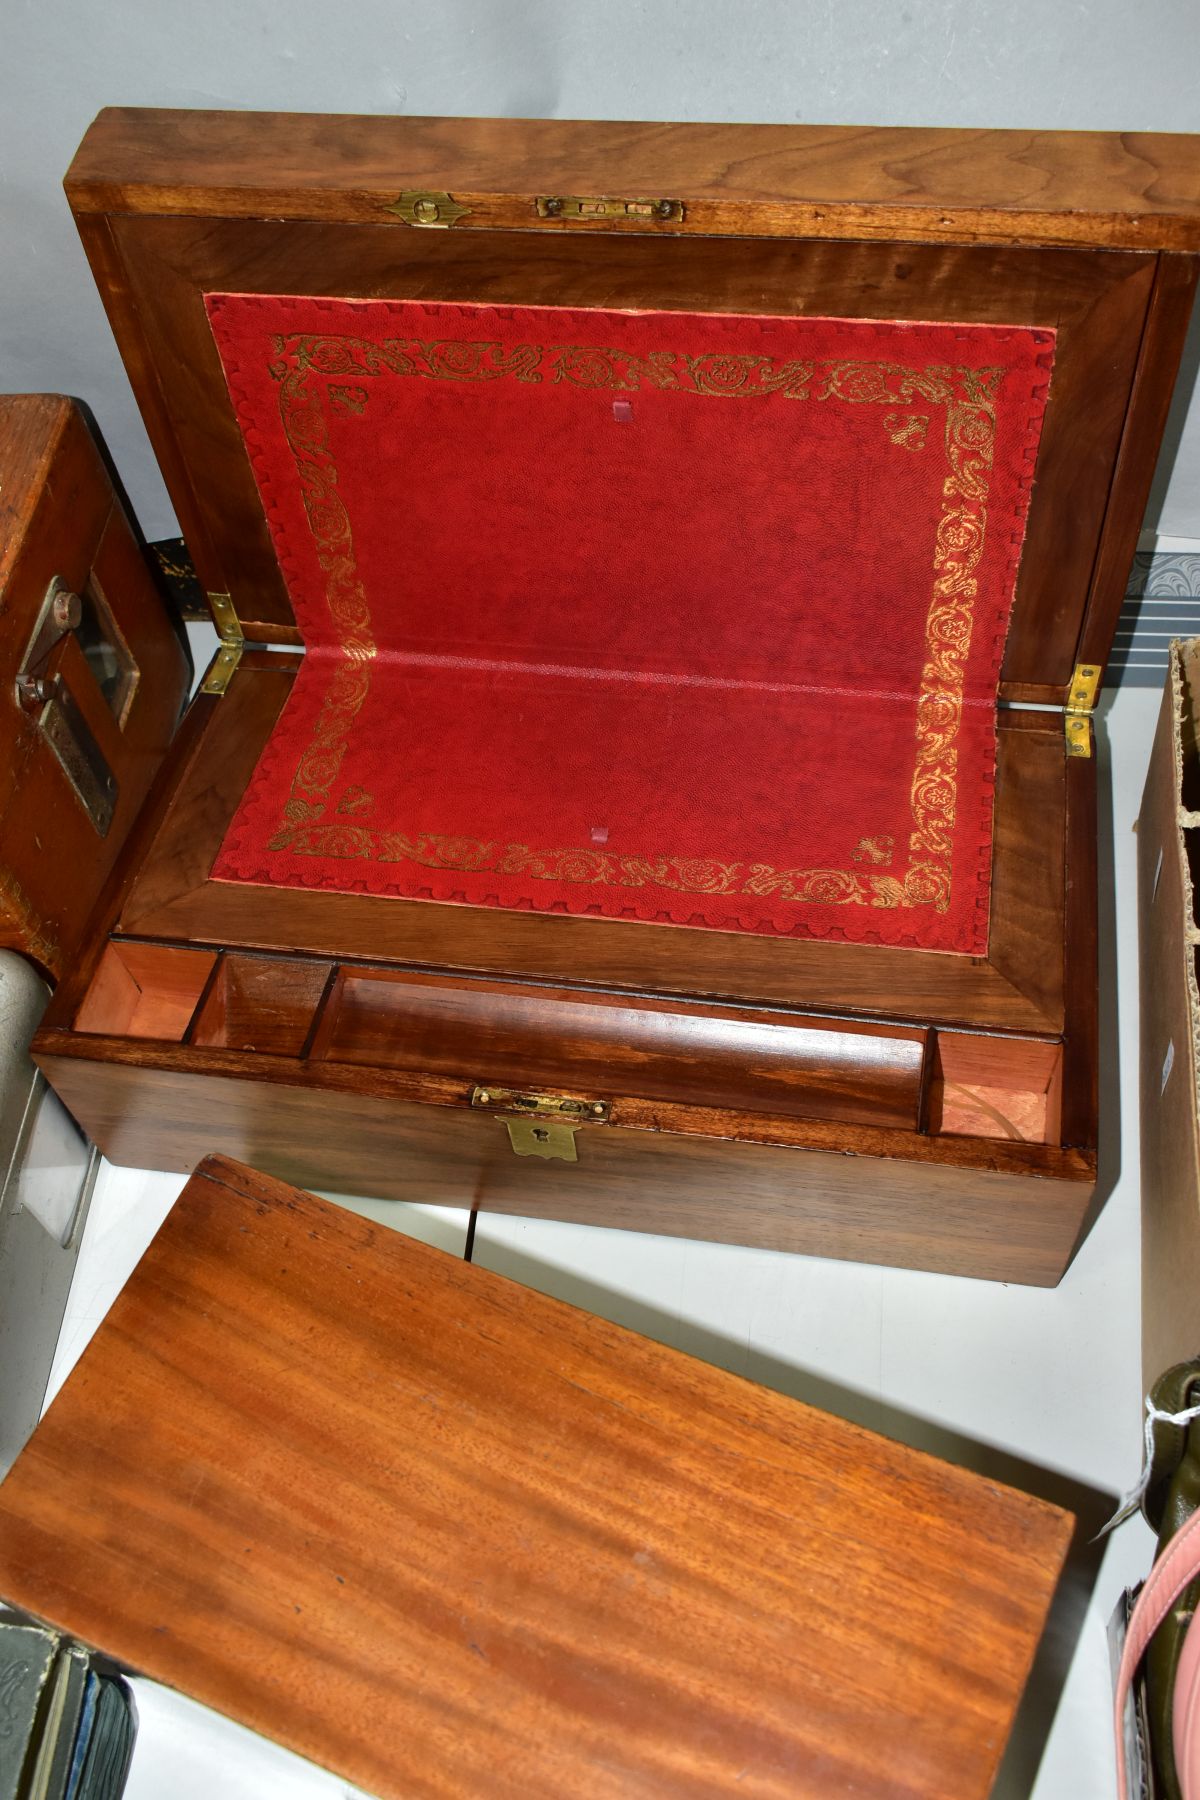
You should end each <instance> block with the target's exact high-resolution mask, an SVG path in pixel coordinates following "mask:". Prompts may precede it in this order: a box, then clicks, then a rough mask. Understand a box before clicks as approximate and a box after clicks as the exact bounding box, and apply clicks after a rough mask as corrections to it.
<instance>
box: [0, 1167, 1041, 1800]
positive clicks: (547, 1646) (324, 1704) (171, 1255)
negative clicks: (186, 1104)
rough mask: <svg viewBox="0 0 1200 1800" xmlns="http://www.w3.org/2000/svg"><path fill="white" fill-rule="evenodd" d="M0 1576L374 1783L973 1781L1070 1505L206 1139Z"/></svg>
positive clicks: (16, 1593) (10, 1487)
mask: <svg viewBox="0 0 1200 1800" xmlns="http://www.w3.org/2000/svg"><path fill="white" fill-rule="evenodd" d="M0 1526H2V1529H0V1591H2V1592H3V1593H4V1594H5V1595H6V1596H7V1597H8V1598H9V1599H10V1600H12V1601H14V1602H16V1603H17V1604H19V1605H21V1606H24V1607H26V1608H28V1609H29V1610H30V1611H32V1612H34V1613H35V1614H37V1615H39V1616H41V1617H43V1618H46V1619H49V1620H52V1621H53V1622H54V1623H55V1624H57V1625H59V1626H60V1627H62V1628H64V1629H65V1630H68V1631H70V1632H72V1633H74V1634H75V1635H77V1636H79V1637H81V1638H82V1639H84V1640H85V1641H86V1642H88V1643H90V1644H93V1645H95V1646H97V1647H99V1648H102V1649H104V1650H105V1651H107V1652H108V1653H109V1654H111V1655H115V1656H117V1657H119V1658H120V1659H122V1660H123V1661H125V1662H127V1663H129V1664H130V1665H132V1666H133V1667H134V1668H136V1669H139V1670H141V1671H142V1672H144V1673H146V1674H148V1675H150V1676H152V1677H154V1678H155V1679H157V1680H160V1681H165V1682H166V1683H168V1684H169V1685H171V1686H173V1687H176V1688H178V1689H180V1690H181V1691H183V1692H185V1693H188V1694H191V1695H193V1696H194V1697H195V1698H197V1699H199V1700H201V1701H203V1702H204V1703H206V1704H208V1705H211V1706H215V1707H216V1708H218V1709H219V1710H221V1711H222V1712H225V1713H227V1714H228V1715H229V1716H230V1717H232V1718H234V1719H237V1720H238V1721H240V1722H241V1723H243V1724H246V1725H249V1726H251V1727H252V1728H254V1729H255V1730H258V1731H261V1732H263V1733H265V1734H266V1735H268V1736H270V1737H272V1738H275V1739H277V1740H278V1741H279V1742H281V1743H283V1744H285V1745H287V1746H288V1747H289V1748H291V1749H294V1750H297V1751H299V1752H300V1753H301V1754H303V1755H305V1756H308V1757H310V1758H311V1759H313V1760H314V1761H316V1762H318V1763H320V1764H322V1765H324V1766H326V1767H328V1768H330V1769H333V1770H335V1771H336V1772H337V1773H338V1774H339V1775H341V1776H342V1777H344V1778H345V1779H347V1780H349V1781H352V1782H355V1783H357V1784H359V1785H360V1786H362V1787H364V1788H365V1789H367V1790H368V1791H369V1792H372V1793H374V1794H377V1795H380V1796H382V1797H383V1800H401V1797H403V1800H415V1797H418V1796H452V1795H453V1796H469V1797H470V1800H478V1796H480V1795H484V1794H486V1795H488V1796H489V1797H492V1796H494V1797H495V1800H508V1797H510V1796H512V1797H517V1796H519V1797H520V1800H526V1797H527V1796H539V1797H540V1796H543V1795H544V1796H556V1797H557V1796H566V1795H580V1796H583V1795H586V1796H588V1800H617V1797H618V1796H619V1797H620V1800H630V1797H631V1796H645V1797H646V1800H651V1797H654V1800H660V1797H662V1796H667V1795H679V1796H694V1797H695V1800H700V1797H708V1796H715V1795H717V1794H725V1793H729V1794H738V1795H743V1794H744V1795H754V1796H769V1797H772V1800H774V1797H778V1800H785V1797H786V1800H805V1797H807V1796H832V1795H844V1794H850V1793H860V1794H867V1795H870V1796H872V1800H889V1797H895V1800H900V1797H901V1796H902V1797H903V1800H923V1797H925V1796H928V1797H930V1800H932V1797H933V1796H938V1797H939V1800H982V1797H983V1796H984V1795H986V1794H987V1792H988V1790H989V1787H990V1785H991V1782H992V1778H993V1775H994V1772H995V1769H996V1765H997V1762H998V1759H999V1756H1000V1753H1001V1750H1002V1748H1003V1744H1004V1740H1005V1737H1006V1735H1007V1732H1008V1728H1009V1725H1010V1722H1011V1718H1012V1714H1013V1710H1014V1707H1015V1705H1016V1702H1017V1699H1018V1696H1019V1694H1020V1691H1021V1688H1022V1685H1023V1683H1024V1680H1025V1676H1026V1673H1027V1670H1028V1667H1029V1662H1030V1659H1031V1656H1032V1653H1033V1649H1034V1646H1035V1644H1036V1642H1037V1639H1038V1636H1039V1634H1040V1631H1041V1627H1042V1622H1043V1619H1044V1616H1045V1612H1046V1609H1047V1605H1048V1603H1049V1600H1050V1597H1051V1594H1052V1591H1053V1588H1054V1584H1055V1580H1056V1577H1057V1574H1058V1570H1059V1567H1060V1565H1061V1561H1062V1558H1063V1555H1064V1552H1065V1548H1066V1544H1067V1541H1068V1538H1069V1535H1070V1520H1069V1518H1068V1516H1067V1515H1065V1514H1063V1513H1060V1512H1058V1511H1057V1510H1056V1509H1054V1508H1052V1507H1049V1506H1047V1505H1045V1504H1044V1503H1042V1502H1040V1501H1038V1500H1035V1499H1033V1498H1031V1497H1029V1496H1028V1495H1025V1494H1021V1493H1017V1492H1014V1491H1012V1490H1009V1489H1005V1488H1001V1487H998V1486H997V1485H996V1484H995V1483H994V1482H990V1481H986V1480H984V1479H982V1478H980V1477H978V1476H975V1475H973V1474H970V1473H968V1472H966V1471H964V1470H962V1469H959V1468H956V1467H952V1466H949V1465H945V1464H941V1463H938V1462H937V1461H935V1460H933V1459H931V1458H928V1457H925V1456H923V1455H920V1454H919V1453H917V1452H914V1451H911V1450H908V1449H905V1448H902V1447H900V1446H898V1445H894V1444H891V1443H889V1442H887V1441H886V1440H884V1439H882V1438H878V1437H875V1436H873V1435H871V1434H869V1433H866V1432H863V1431H861V1430H859V1429H857V1428H855V1427H852V1426H850V1425H847V1424H845V1423H843V1422H841V1421H839V1420H837V1419H835V1418H831V1417H828V1416H826V1415H823V1414H821V1413H818V1412H814V1411H812V1410H810V1409H808V1408H806V1407H803V1406H801V1405H798V1404H797V1403H795V1402H793V1401H791V1400H787V1399H785V1398H783V1397H782V1396H779V1395H777V1394H774V1393H771V1392H768V1391H765V1390H762V1389H758V1388H755V1387H753V1386H752V1385H750V1384H749V1383H746V1382H743V1381H741V1380H739V1379H738V1378H736V1377H733V1376H730V1375H728V1374H725V1373H723V1372H721V1371H719V1370H716V1369H713V1368H710V1367H708V1366H706V1365H704V1364H701V1363H698V1362H694V1361H692V1360H691V1359H690V1358H687V1357H684V1356H682V1355H680V1354H678V1353H677V1352H675V1351H671V1350H667V1349H664V1348H662V1347H660V1346H658V1345H655V1344H651V1343H649V1342H646V1341H645V1340H643V1339H640V1338H638V1337H636V1336H634V1335H633V1334H632V1333H630V1332H627V1331H623V1330H621V1329H620V1328H619V1327H617V1326H614V1325H610V1324H608V1323H606V1322H604V1321H602V1320H599V1319H596V1318H592V1317H589V1316H588V1315H587V1314H584V1313H580V1312H577V1311H575V1310H574V1309H572V1308H570V1307H566V1306H563V1305H562V1304H560V1303H558V1302H556V1301H553V1300H550V1299H547V1298H544V1297H543V1296H541V1295H539V1294H536V1293H532V1292H529V1291H527V1290H525V1289H522V1288H519V1287H517V1286H515V1285H514V1284H512V1283H510V1282H508V1281H506V1280H504V1279H502V1278H501V1277H499V1276H495V1275H491V1274H488V1273H486V1272H484V1271H482V1270H478V1269H473V1268H470V1267H468V1266H466V1265H464V1264H463V1263H461V1262H458V1261H456V1260H454V1259H452V1258H450V1257H447V1256H445V1255H444V1254H443V1253H441V1252H438V1251H435V1250H430V1249H428V1248H427V1247H425V1246H424V1245H420V1244H415V1243H412V1242H409V1241H408V1240H406V1239H404V1238H402V1237H400V1236H398V1235H394V1234H392V1233H390V1232H388V1231H386V1230H381V1229H380V1228H379V1227H378V1226H376V1225H373V1224H370V1223H368V1222H366V1221H364V1220H362V1219H360V1218H358V1217H356V1216H354V1215H351V1214H348V1213H346V1212H344V1211H342V1210H340V1209H339V1208H337V1207H333V1206H329V1205H327V1204H325V1203H322V1202H319V1201H316V1200H313V1199H311V1198H310V1197H308V1196H306V1195H302V1194H299V1193H297V1192H295V1191H294V1190H291V1189H286V1188H284V1187H282V1186H281V1185H280V1184H278V1183H276V1182H273V1181H269V1180H266V1179H264V1178H263V1177H261V1176H257V1175H255V1174H253V1173H252V1172H251V1171H249V1170H245V1169H241V1168H239V1167H238V1166H237V1165H236V1164H231V1163H228V1162H225V1161H223V1160H220V1159H216V1158H213V1159H210V1160H209V1161H208V1162H206V1163H205V1164H204V1166H203V1168H202V1169H201V1170H200V1171H199V1172H198V1174H197V1176H196V1177H195V1178H194V1179H193V1181H192V1182H191V1183H190V1184H189V1186H188V1188H187V1189H186V1190H185V1193H184V1195H183V1197H182V1198H181V1199H180V1201H179V1203H178V1205H177V1206H176V1208H175V1210H174V1211H173V1212H172V1214H171V1215H170V1216H169V1218H168V1220H167V1222H166V1224H165V1225H164V1227H163V1229H162V1230H161V1231H160V1233H159V1235H158V1237H157V1238H156V1239H155V1241H154V1243H153V1244H152V1245H151V1248H150V1250H149V1251H148V1252H147V1255H146V1256H145V1258H144V1259H143V1261H142V1263H141V1265H140V1266H139V1268H138V1269H137V1271H136V1272H135V1274H134V1276H133V1278H132V1279H131V1281H130V1283H129V1285H128V1286H127V1287H126V1289H125V1291H124V1293H123V1294H122V1295H121V1297H120V1298H119V1299H118V1301H117V1303H116V1305H115V1306H114V1308H113V1310H112V1312H111V1313H110V1314H109V1317H108V1319H107V1320H106V1321H105V1323H104V1324H103V1325H102V1326H101V1327H100V1330H99V1332H98V1333H97V1336H96V1338H95V1340H94V1341H93V1343H92V1344H91V1345H90V1346H89V1348H88V1349H87V1350H86V1351H85V1352H84V1355H83V1358H82V1360H81V1361H80V1363H79V1365H78V1367H77V1368H76V1370H75V1371H74V1373H73V1374H72V1375H71V1377H70V1378H69V1379H68V1381H67V1383H66V1385H65V1387H64V1389H63V1391H62V1393H61V1394H60V1396H59V1397H58V1399H57V1400H56V1401H55V1402H54V1404H53V1406H52V1407H51V1409H50V1411H49V1413H48V1414H47V1417H46V1419H45V1420H44V1421H43V1423H42V1425H41V1426H40V1427H39V1428H38V1430H37V1432H36V1433H35V1434H34V1437H33V1439H32V1441H31V1443H30V1444H29V1446H28V1448H27V1449H26V1451H25V1452H24V1454H23V1455H22V1456H21V1457H20V1458H19V1460H18V1462H17V1463H16V1465H15V1467H14V1469H13V1471H12V1473H11V1474H10V1476H9V1477H8V1479H7V1481H6V1482H5V1483H4V1484H3V1486H2V1487H0Z"/></svg>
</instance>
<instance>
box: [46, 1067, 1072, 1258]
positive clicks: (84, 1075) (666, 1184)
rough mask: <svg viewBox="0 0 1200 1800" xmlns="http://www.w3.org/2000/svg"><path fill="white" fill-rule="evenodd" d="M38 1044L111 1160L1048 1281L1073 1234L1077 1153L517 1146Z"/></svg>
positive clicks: (424, 1117) (376, 1101)
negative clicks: (208, 1162)
mask: <svg viewBox="0 0 1200 1800" xmlns="http://www.w3.org/2000/svg"><path fill="white" fill-rule="evenodd" d="M38 1060H39V1062H40V1064H41V1066H42V1068H43V1069H44V1070H45V1072H46V1074H47V1076H48V1077H49V1079H50V1080H51V1081H52V1082H53V1084H54V1086H55V1088H56V1090H57V1091H58V1093H59V1094H60V1095H61V1096H62V1098H63V1099H64V1100H65V1101H66V1103H67V1105H68V1106H69V1107H70V1108H71V1110H72V1111H73V1112H74V1113H75V1115H76V1117H77V1118H78V1119H79V1120H80V1122H81V1123H82V1124H83V1125H84V1126H85V1128H86V1129H87V1130H88V1131H89V1132H91V1134H92V1135H93V1136H94V1137H95V1138H96V1141H97V1142H98V1143H99V1144H100V1146H101V1147H102V1149H103V1150H104V1152H105V1154H106V1155H107V1156H108V1157H109V1158H110V1159H111V1160H112V1161H114V1162H117V1163H127V1164H131V1165H133V1166H135V1167H143V1168H159V1169H177V1170H179V1171H186V1170H191V1169H194V1168H195V1166H196V1164H197V1163H198V1162H199V1161H200V1160H201V1158H202V1157H203V1156H205V1155H206V1154H208V1153H209V1152H210V1151H214V1150H216V1151H219V1152H221V1153H223V1154H227V1155H233V1156H237V1157H239V1158H244V1159H245V1160H247V1161H252V1162H253V1164H254V1165H255V1166H257V1167H258V1168H260V1169H262V1170H263V1171H264V1172H266V1173H268V1174H272V1175H277V1176H279V1177H280V1178H281V1179H283V1180H287V1181H292V1182H294V1183H296V1184H300V1183H303V1184H304V1185H306V1186H307V1187H309V1188H314V1189H317V1190H318V1191H324V1192H332V1193H362V1194H371V1195H375V1196H378V1197H380V1198H383V1199H393V1200H409V1201H424V1202H426V1203H433V1204H441V1205H446V1206H470V1207H477V1208H479V1209H480V1210H481V1211H483V1212H503V1213H516V1214H520V1215H524V1216H529V1217H543V1218H549V1219H566V1220H573V1221H575V1222H577V1223H580V1224H589V1225H604V1226H612V1227H616V1228H621V1229H625V1230H636V1231H648V1232H655V1233H659V1232H661V1233H664V1234H666V1235H668V1236H683V1237H695V1238H707V1239H712V1240H715V1241H717V1242H720V1243H740V1244H752V1245H758V1246H762V1247H765V1248H767V1249H774V1250H787V1251H793V1252H799V1253H801V1254H805V1255H810V1256H827V1257H834V1258H844V1259H850V1260H854V1261H857V1262H877V1263H885V1264H891V1265H895V1266H899V1267H906V1268H920V1269H928V1270H932V1271H934V1272H936V1273H948V1274H957V1275H971V1276H976V1277H979V1278H982V1279H985V1280H992V1281H1015V1282H1023V1283H1028V1284H1030V1285H1034V1286H1043V1287H1050V1286H1053V1285H1055V1284H1056V1283H1057V1282H1058V1280H1059V1279H1060V1278H1061V1276H1062V1273H1063V1271H1064V1269H1065V1268H1066V1266H1067V1264H1068V1262H1069V1261H1070V1258H1071V1255H1072V1253H1073V1250H1074V1248H1075V1245H1076V1243H1077V1241H1078V1240H1079V1237H1080V1235H1081V1231H1082V1228H1083V1225H1084V1221H1085V1218H1086V1215H1087V1211H1088V1207H1089V1204H1090V1202H1091V1199H1092V1194H1093V1181H1092V1180H1091V1179H1090V1175H1091V1172H1092V1171H1091V1164H1090V1162H1089V1160H1088V1159H1084V1158H1080V1160H1079V1164H1078V1168H1077V1171H1076V1172H1075V1173H1073V1174H1064V1175H1056V1176H1049V1177H1048V1176H1045V1175H1040V1176H1039V1175H1037V1174H1033V1173H1030V1174H1020V1173H1013V1172H1010V1171H1000V1170H996V1169H988V1168H986V1167H976V1168H971V1169H967V1168H962V1167H960V1166H958V1165H956V1164H954V1163H952V1162H946V1163H930V1162H916V1161H909V1160H906V1159H904V1158H902V1157H899V1156H896V1157H882V1156H867V1155H853V1154H848V1153H846V1152H840V1151H823V1150H808V1149H801V1148H797V1147H794V1146H790V1145H772V1144H755V1143H741V1142H738V1141H736V1140H734V1139H729V1138H719V1137H707V1136H700V1135H696V1136H684V1135H681V1134H678V1133H675V1132H667V1131H654V1130H634V1129H628V1128H621V1127H618V1126H610V1125H598V1126H595V1127H589V1126H584V1127H581V1128H580V1130H579V1133H578V1140H577V1142H578V1151H579V1160H578V1162H577V1163H566V1162H559V1161H541V1160H539V1159H537V1158H530V1157H526V1156H517V1155H515V1154H514V1153H513V1150H512V1148H511V1146H510V1144H509V1141H508V1134H507V1131H506V1129H505V1126H504V1123H503V1121H502V1120H501V1119H499V1118H495V1117H491V1116H488V1115H485V1114H480V1113H475V1112H471V1111H468V1110H464V1109H463V1108H461V1107H452V1106H435V1105H426V1104H420V1103H412V1102H408V1101H402V1100H399V1099H395V1098H391V1097H383V1096H380V1095H378V1094H366V1093H355V1092H349V1091H344V1090H343V1091H338V1090H334V1089H329V1088H317V1087H314V1086H299V1085H293V1084H289V1083H288V1082H287V1081H286V1080H278V1079H277V1080H270V1079H257V1080H241V1079H237V1078H231V1077H228V1076H221V1075H216V1074H213V1075H210V1074H200V1073H194V1074H193V1073H190V1072H184V1071H181V1070H179V1069H166V1068H157V1069H156V1068H153V1067H146V1066H144V1065H142V1066H135V1065H130V1064H127V1063H115V1062H107V1061H95V1062H93V1061H91V1060H88V1059H87V1058H84V1057H80V1056H77V1055H69V1056H55V1055H52V1054H47V1053H46V1051H45V1049H43V1050H42V1051H41V1052H40V1053H39V1056H38Z"/></svg>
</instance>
